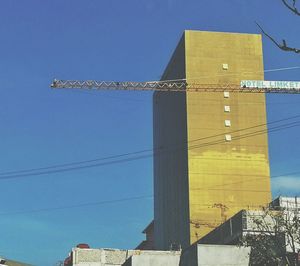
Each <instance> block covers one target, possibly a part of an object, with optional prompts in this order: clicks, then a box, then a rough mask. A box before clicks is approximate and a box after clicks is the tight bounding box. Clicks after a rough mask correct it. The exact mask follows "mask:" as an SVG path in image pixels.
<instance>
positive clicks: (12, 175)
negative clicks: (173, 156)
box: [0, 116, 300, 179]
mask: <svg viewBox="0 0 300 266" xmlns="http://www.w3.org/2000/svg"><path fill="white" fill-rule="evenodd" d="M294 117H296V116H294ZM289 119H291V118H286V119H284V120H289ZM277 121H283V119H281V120H277ZM299 122H300V121H296V122H291V123H287V124H283V125H280V126H276V127H273V128H270V129H269V130H267V129H264V130H258V131H255V132H249V133H246V134H244V135H239V136H237V137H233V140H239V139H243V138H248V137H253V136H257V135H261V134H265V133H267V132H275V131H278V130H283V129H287V128H291V127H295V126H299ZM272 123H275V121H273V122H270V123H269V124H272ZM276 123H277V122H276ZM264 125H266V124H264ZM256 127H258V126H253V127H250V128H256ZM247 129H249V128H247ZM243 130H245V129H240V130H235V131H232V132H231V133H234V132H239V131H243ZM215 136H224V133H223V134H218V135H215ZM215 136H211V137H215ZM211 137H205V138H201V139H199V140H203V139H207V138H211ZM193 141H195V140H193ZM193 141H191V142H193ZM197 141H198V140H197ZM222 143H226V141H225V140H224V139H222V140H217V141H211V142H206V143H200V144H196V145H193V146H189V147H188V149H189V150H191V149H198V148H202V147H206V146H211V145H216V144H222ZM182 148H185V147H178V148H172V149H170V148H169V149H166V150H160V151H159V154H162V153H169V152H171V151H172V152H174V151H176V150H181V149H182ZM145 151H151V150H143V151H137V152H132V153H127V154H121V155H116V156H110V157H105V158H101V159H94V160H89V161H93V162H95V161H99V160H101V161H103V160H108V158H120V157H123V156H127V155H128V154H130V155H132V154H140V153H144V152H145ZM156 155H157V153H156ZM152 156H153V153H151V154H146V155H140V156H136V157H132V158H122V159H118V160H113V161H107V162H105V161H104V162H99V163H96V164H90V165H79V164H82V163H83V162H79V163H70V164H64V165H69V166H72V167H69V168H64V169H53V168H58V167H59V166H57V165H56V166H49V167H44V168H42V171H40V172H32V171H39V170H40V169H41V168H39V170H37V168H36V169H35V170H21V171H14V172H6V173H10V174H6V175H5V174H4V173H1V174H0V179H12V178H18V177H28V176H37V175H45V174H53V173H60V172H68V171H74V170H80V169H86V168H94V167H100V166H104V165H111V164H116V163H123V162H129V161H134V160H139V159H144V158H150V157H152ZM84 162H87V161H84ZM73 165H75V166H73ZM60 166H62V165H60ZM44 169H46V170H45V171H43V170H44Z"/></svg>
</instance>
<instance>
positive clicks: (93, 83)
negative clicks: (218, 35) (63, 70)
mask: <svg viewBox="0 0 300 266" xmlns="http://www.w3.org/2000/svg"><path fill="white" fill-rule="evenodd" d="M246 84H247V83H245V82H243V81H241V84H240V85H237V84H200V83H197V82H187V81H185V80H179V81H176V80H175V81H172V80H171V81H147V82H135V81H121V82H117V81H97V80H83V81H80V80H58V79H55V80H53V82H52V84H51V88H55V89H93V90H131V91H164V92H224V91H229V92H241V93H289V94H300V87H298V86H296V87H283V86H275V87H274V86H272V87H260V86H255V85H254V86H253V85H251V84H250V85H246Z"/></svg>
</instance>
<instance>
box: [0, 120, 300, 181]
mask: <svg viewBox="0 0 300 266" xmlns="http://www.w3.org/2000/svg"><path fill="white" fill-rule="evenodd" d="M299 117H300V115H295V116H290V117H286V118H282V119H279V120H275V121H272V122H268V123H263V124H258V125H255V126H251V127H247V128H242V129H238V130H232V131H229V132H226V134H234V133H237V132H242V131H245V130H250V129H254V128H258V127H262V126H266V125H272V124H276V123H280V122H284V121H288V120H292V119H295V118H299ZM293 123H295V122H293ZM269 130H270V129H269ZM248 134H250V133H248ZM221 136H222V137H223V136H224V133H220V134H216V135H211V136H207V137H202V138H197V139H194V140H190V141H187V142H185V143H182V144H181V145H180V146H179V149H182V148H183V147H185V145H186V144H187V143H193V142H198V141H202V140H206V139H210V138H216V137H221ZM223 142H224V140H223V139H222V140H219V141H218V142H217V143H214V145H215V144H218V143H223ZM211 144H212V143H204V144H203V145H211ZM193 147H195V148H196V147H199V146H190V147H189V149H192V148H193ZM169 150H170V148H169ZM173 151H174V149H171V152H173ZM149 152H152V153H153V152H154V153H155V154H158V152H159V153H161V152H166V151H163V150H162V148H159V149H144V150H139V151H134V152H128V153H123V154H117V155H112V156H107V157H102V158H97V159H91V160H84V161H77V162H72V163H64V164H55V165H50V166H46V167H38V168H29V169H23V170H16V171H6V172H2V173H0V179H1V177H3V176H8V175H16V176H15V177H19V174H22V173H24V175H25V176H30V175H39V174H40V173H31V172H35V171H42V170H51V172H49V173H57V172H60V171H61V172H64V171H69V170H68V169H69V168H68V169H57V170H55V169H56V168H63V167H69V166H78V167H74V169H73V168H72V169H71V170H76V169H81V167H82V169H84V168H89V167H96V166H102V165H109V164H111V163H113V162H110V161H108V162H104V163H103V164H95V165H94V166H93V165H92V166H90V165H88V166H86V165H83V164H87V163H94V162H100V161H107V160H112V159H119V158H123V157H128V156H133V155H139V154H144V153H149ZM152 156H153V154H148V155H143V156H140V157H137V159H142V158H149V157H152ZM131 160H132V159H131V158H130V159H120V160H117V161H116V162H126V161H131ZM80 165H82V166H80ZM52 169H54V170H52ZM26 173H28V175H26ZM30 173H31V174H30Z"/></svg>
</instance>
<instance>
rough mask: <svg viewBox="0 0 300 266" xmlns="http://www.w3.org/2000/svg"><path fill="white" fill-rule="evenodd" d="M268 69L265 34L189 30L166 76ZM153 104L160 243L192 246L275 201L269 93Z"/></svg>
mask: <svg viewBox="0 0 300 266" xmlns="http://www.w3.org/2000/svg"><path fill="white" fill-rule="evenodd" d="M263 74H264V72H263V54H262V44H261V36H260V35H256V34H237V33H219V32H201V31H186V32H185V33H184V35H183V37H182V39H181V41H180V43H179V45H178V47H177V49H176V50H175V52H174V54H173V57H172V59H171V61H170V63H169V65H168V67H167V68H166V71H165V73H164V75H163V78H162V79H180V78H186V80H187V82H188V83H193V82H197V83H201V84H239V83H240V81H241V80H243V79H253V80H263V79H264V75H263ZM153 106H154V107H153V109H154V116H153V120H154V149H155V150H156V151H157V152H156V154H155V156H154V195H155V200H154V201H155V202H154V204H155V206H154V218H155V245H156V248H159V249H168V248H169V246H170V245H171V244H173V243H176V244H180V245H182V246H183V247H185V246H188V245H189V244H191V243H194V242H195V241H197V240H198V239H200V238H201V237H203V236H204V235H205V234H207V233H208V232H210V231H211V230H213V229H214V228H215V227H217V226H218V225H219V224H220V223H222V222H224V221H225V220H226V219H228V218H229V217H231V216H232V215H234V214H235V213H237V212H238V211H239V210H241V209H249V208H251V209H256V208H258V207H259V206H262V205H265V204H267V203H268V202H270V200H271V190H270V173H269V158H268V139H267V134H265V130H266V129H267V126H266V105H265V95H264V94H262V93H232V92H230V93H228V92H224V93H223V92H222V93H220V92H187V93H180V92H179V93H174V92H173V93H167V92H166V93H164V92H157V93H155V94H154V105H153ZM174 147H175V148H174ZM159 150H161V151H162V152H159ZM163 150H167V151H168V152H163Z"/></svg>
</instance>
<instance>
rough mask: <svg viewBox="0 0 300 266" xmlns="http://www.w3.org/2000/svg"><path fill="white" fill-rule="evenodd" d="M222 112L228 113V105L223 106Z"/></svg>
mask: <svg viewBox="0 0 300 266" xmlns="http://www.w3.org/2000/svg"><path fill="white" fill-rule="evenodd" d="M224 112H227V113H229V112H230V106H229V105H225V106H224Z"/></svg>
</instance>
